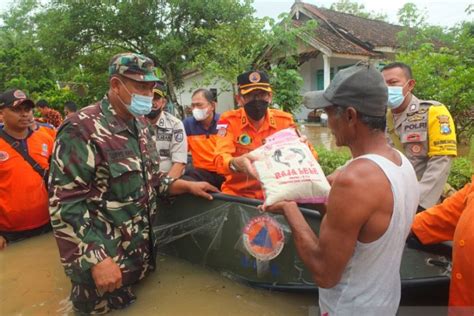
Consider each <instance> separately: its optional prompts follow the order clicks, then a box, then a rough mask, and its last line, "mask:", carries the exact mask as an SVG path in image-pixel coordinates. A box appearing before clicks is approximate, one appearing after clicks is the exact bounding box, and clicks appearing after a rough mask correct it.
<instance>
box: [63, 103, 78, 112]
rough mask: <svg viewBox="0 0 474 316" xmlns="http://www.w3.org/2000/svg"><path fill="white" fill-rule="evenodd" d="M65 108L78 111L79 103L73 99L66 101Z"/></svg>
mask: <svg viewBox="0 0 474 316" xmlns="http://www.w3.org/2000/svg"><path fill="white" fill-rule="evenodd" d="M64 109H68V110H69V111H71V112H76V111H77V104H76V103H75V102H73V101H67V102H66V103H64Z"/></svg>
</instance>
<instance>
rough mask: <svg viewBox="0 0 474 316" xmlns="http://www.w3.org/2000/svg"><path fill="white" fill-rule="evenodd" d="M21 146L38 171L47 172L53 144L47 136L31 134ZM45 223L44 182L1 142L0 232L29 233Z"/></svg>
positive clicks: (45, 201) (8, 146)
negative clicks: (24, 148)
mask: <svg viewBox="0 0 474 316" xmlns="http://www.w3.org/2000/svg"><path fill="white" fill-rule="evenodd" d="M20 142H22V143H23V145H25V144H26V148H27V150H28V154H29V155H30V156H31V157H32V158H33V159H34V160H35V161H36V162H37V163H38V164H39V165H40V166H41V168H43V169H49V161H48V160H49V157H50V156H51V152H52V149H53V142H54V141H53V138H52V137H51V136H50V135H48V133H46V132H42V131H34V132H31V133H30V134H29V135H28V137H27V138H26V139H25V140H22V141H20ZM48 222H49V211H48V191H47V189H46V185H45V183H44V181H43V178H42V177H41V176H40V175H39V174H38V173H37V172H36V171H35V170H34V169H33V167H32V166H31V165H30V164H29V163H28V162H26V160H25V159H24V158H23V157H22V156H21V155H20V154H19V153H18V152H17V151H16V150H15V149H13V148H12V147H11V145H10V144H8V143H7V142H6V141H5V140H4V139H3V138H0V231H7V232H17V231H24V230H30V229H34V228H38V227H40V226H43V225H45V224H47V223H48Z"/></svg>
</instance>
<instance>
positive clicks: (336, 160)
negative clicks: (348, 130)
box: [315, 146, 351, 176]
mask: <svg viewBox="0 0 474 316" xmlns="http://www.w3.org/2000/svg"><path fill="white" fill-rule="evenodd" d="M315 149H316V151H317V152H318V156H319V164H320V165H321V168H322V169H323V171H324V174H325V175H326V176H328V175H330V174H331V173H333V171H334V170H336V168H338V167H340V166H342V165H344V164H345V163H346V161H348V160H349V159H351V155H350V154H349V153H347V152H342V151H331V150H327V149H326V148H324V147H322V146H317V147H316V148H315Z"/></svg>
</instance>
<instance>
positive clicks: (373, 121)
mask: <svg viewBox="0 0 474 316" xmlns="http://www.w3.org/2000/svg"><path fill="white" fill-rule="evenodd" d="M334 108H335V109H336V114H337V115H339V116H340V115H341V114H342V113H343V112H344V111H345V110H346V109H347V108H348V107H346V106H342V105H334ZM356 111H357V109H356ZM357 117H358V118H359V119H360V121H361V122H362V123H363V124H364V125H365V126H367V127H368V128H369V129H370V130H373V131H382V132H385V128H386V127H387V119H386V117H385V116H372V115H367V114H364V113H361V112H359V111H357Z"/></svg>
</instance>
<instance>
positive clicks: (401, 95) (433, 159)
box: [382, 62, 457, 210]
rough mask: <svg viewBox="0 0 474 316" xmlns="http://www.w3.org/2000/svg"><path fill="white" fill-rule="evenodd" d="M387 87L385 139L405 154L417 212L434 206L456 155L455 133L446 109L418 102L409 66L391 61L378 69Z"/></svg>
mask: <svg viewBox="0 0 474 316" xmlns="http://www.w3.org/2000/svg"><path fill="white" fill-rule="evenodd" d="M382 75H383V77H384V79H385V83H386V84H387V86H388V107H389V110H388V111H387V136H388V140H389V143H390V144H391V145H392V146H394V147H396V148H397V149H399V150H400V151H402V152H403V153H405V155H406V156H407V157H408V159H409V160H410V162H411V163H412V165H413V167H414V168H415V171H416V175H417V177H418V181H419V183H420V204H419V210H424V209H426V208H429V207H431V206H433V205H435V204H437V203H438V201H439V199H440V196H441V194H442V193H443V188H444V186H445V184H446V180H447V178H448V175H449V170H450V168H451V162H452V159H453V157H455V156H456V155H457V144H456V132H455V126H454V122H453V119H452V117H451V114H450V113H449V111H448V109H447V108H446V106H444V105H443V104H441V103H439V102H436V101H425V100H419V99H418V98H417V97H416V96H414V95H413V94H412V91H413V89H414V87H415V80H414V79H413V76H412V72H411V68H410V66H408V65H406V64H404V63H400V62H395V63H392V64H389V65H386V66H385V67H384V68H383V69H382Z"/></svg>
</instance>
